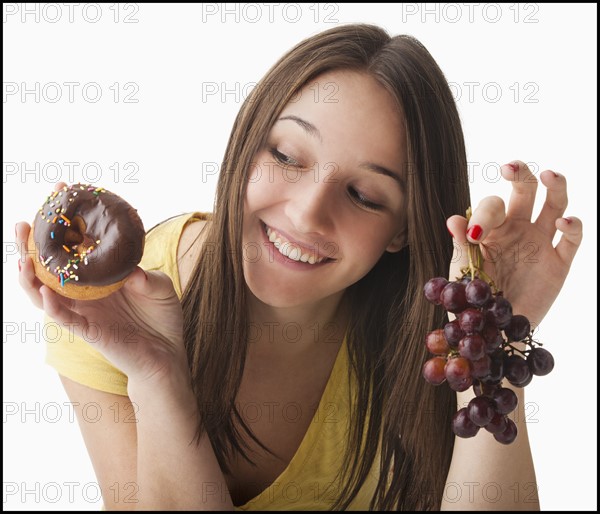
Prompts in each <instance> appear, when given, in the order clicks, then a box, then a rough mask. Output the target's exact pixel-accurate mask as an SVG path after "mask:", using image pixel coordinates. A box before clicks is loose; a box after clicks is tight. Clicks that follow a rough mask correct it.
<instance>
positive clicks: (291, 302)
mask: <svg viewBox="0 0 600 514" xmlns="http://www.w3.org/2000/svg"><path fill="white" fill-rule="evenodd" d="M405 139H406V137H405V129H404V123H403V121H402V118H401V115H400V114H399V112H398V109H397V108H396V106H395V104H394V102H393V99H392V97H391V96H390V95H389V93H388V92H387V91H386V90H385V89H384V88H383V87H382V86H381V85H379V84H378V83H377V82H376V81H375V80H374V79H373V78H371V77H370V76H368V75H365V74H361V73H357V72H351V71H334V72H329V73H326V74H323V75H321V76H320V77H318V78H317V79H316V80H315V81H313V82H312V83H310V84H307V86H306V87H304V88H303V89H302V90H301V92H300V93H299V94H298V95H296V97H295V98H294V99H293V100H292V101H291V102H290V103H289V104H288V105H287V106H286V107H285V109H284V110H283V112H282V113H281V116H280V117H279V119H278V121H277V122H276V123H275V124H274V126H273V128H272V130H271V132H270V134H269V136H268V140H267V145H266V146H265V147H264V148H262V149H261V150H260V151H259V152H258V153H257V155H256V156H255V159H254V164H253V167H252V169H251V170H250V176H249V182H248V188H247V194H246V200H245V205H244V224H243V248H244V252H243V255H244V259H243V261H244V263H243V266H244V276H245V279H246V283H247V285H248V287H249V288H250V290H251V291H252V293H253V294H254V295H255V296H256V297H257V298H258V299H259V300H261V301H262V302H264V303H265V304H267V305H271V306H273V307H295V306H301V305H310V304H311V303H314V302H316V301H319V300H322V299H325V298H327V297H329V296H331V295H334V294H336V293H339V292H341V291H343V290H344V289H345V288H347V287H348V286H350V285H352V284H353V283H355V282H357V281H358V280H360V279H361V278H362V277H363V276H364V275H366V274H367V273H368V272H369V271H370V270H371V269H372V268H373V266H374V265H375V264H376V263H377V261H378V260H379V258H380V257H381V256H382V254H383V252H384V251H386V250H387V251H390V252H396V251H398V250H400V249H401V248H402V247H403V246H404V245H405V241H406V228H405V227H406V205H407V199H406V193H405V191H406V189H405V163H406V150H405V143H404V142H405ZM267 232H269V233H270V234H271V235H270V236H268V235H267ZM270 239H271V240H274V242H272V241H271V240H270ZM277 246H279V249H277ZM282 252H283V253H284V254H286V255H287V257H286V256H284V255H282ZM321 258H326V259H325V260H324V261H322V262H315V260H318V259H321ZM307 260H308V262H303V261H307ZM311 262H315V263H314V264H311Z"/></svg>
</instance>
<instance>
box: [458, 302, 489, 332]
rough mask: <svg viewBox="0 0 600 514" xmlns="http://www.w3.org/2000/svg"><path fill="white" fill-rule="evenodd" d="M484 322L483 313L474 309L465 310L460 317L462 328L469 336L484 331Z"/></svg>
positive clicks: (459, 321)
mask: <svg viewBox="0 0 600 514" xmlns="http://www.w3.org/2000/svg"><path fill="white" fill-rule="evenodd" d="M484 321H485V320H484V317H483V314H482V313H481V311H479V310H477V309H473V308H472V307H469V308H468V309H465V310H464V311H462V312H461V313H460V314H459V316H458V323H459V325H460V328H461V330H463V331H464V332H466V333H467V334H472V333H474V332H480V331H481V330H482V329H483V325H484Z"/></svg>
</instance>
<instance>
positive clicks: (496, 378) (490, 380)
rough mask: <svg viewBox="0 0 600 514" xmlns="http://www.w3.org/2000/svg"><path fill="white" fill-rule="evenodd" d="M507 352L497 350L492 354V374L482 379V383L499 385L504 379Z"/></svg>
mask: <svg viewBox="0 0 600 514" xmlns="http://www.w3.org/2000/svg"><path fill="white" fill-rule="evenodd" d="M505 353H506V352H505V351H504V350H502V349H499V350H496V351H495V352H494V353H493V354H491V356H490V357H491V359H492V364H491V366H490V374H489V375H488V376H487V377H485V378H481V381H482V382H483V383H485V384H499V383H500V381H501V380H502V377H504V354H505Z"/></svg>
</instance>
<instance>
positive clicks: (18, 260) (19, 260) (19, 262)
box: [17, 258, 21, 271]
mask: <svg viewBox="0 0 600 514" xmlns="http://www.w3.org/2000/svg"><path fill="white" fill-rule="evenodd" d="M17 263H18V264H19V271H21V259H20V258H19V259H17Z"/></svg>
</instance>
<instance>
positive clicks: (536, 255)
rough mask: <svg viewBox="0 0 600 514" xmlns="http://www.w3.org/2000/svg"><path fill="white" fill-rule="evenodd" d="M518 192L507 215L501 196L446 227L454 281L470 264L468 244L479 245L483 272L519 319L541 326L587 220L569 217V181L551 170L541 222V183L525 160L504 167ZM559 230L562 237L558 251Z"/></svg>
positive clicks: (545, 181)
mask: <svg viewBox="0 0 600 514" xmlns="http://www.w3.org/2000/svg"><path fill="white" fill-rule="evenodd" d="M501 173H502V176H503V177H504V178H505V179H506V180H510V181H511V182H512V184H513V190H512V194H511V197H510V201H509V203H508V211H506V210H505V207H504V201H503V200H502V199H501V198H500V197H498V196H488V197H486V198H484V199H483V200H482V201H481V202H480V203H479V205H478V206H477V209H475V211H473V214H472V216H471V218H470V219H469V221H468V222H467V219H466V218H465V217H464V216H459V215H455V216H451V217H450V218H448V220H447V222H446V224H447V227H448V230H449V231H450V233H451V234H452V235H453V237H454V242H455V255H454V258H453V259H452V264H451V266H450V280H455V279H456V277H460V276H461V272H460V268H461V267H464V266H466V265H468V255H467V246H468V245H467V241H469V242H470V243H479V247H480V249H481V252H482V254H483V257H484V259H485V263H484V266H483V270H484V272H485V273H486V274H488V275H489V276H490V277H491V278H492V279H493V280H494V283H495V284H496V286H497V287H498V289H500V290H502V291H503V294H504V297H505V298H506V299H507V300H508V301H509V302H510V303H511V304H512V306H513V312H514V314H523V315H524V316H526V317H527V318H528V319H529V321H530V322H531V324H532V326H537V325H539V323H540V322H541V321H542V319H543V318H544V316H545V315H546V313H547V312H548V310H549V309H550V307H551V306H552V303H554V300H555V299H556V297H557V296H558V293H559V292H560V290H561V288H562V286H563V283H564V281H565V279H566V277H567V274H568V273H569V268H570V267H571V263H572V262H573V258H574V257H575V254H576V253H577V249H578V248H579V245H580V244H581V239H582V235H583V233H582V223H581V220H579V219H578V218H575V217H573V216H570V217H568V218H563V217H562V216H563V214H564V212H565V209H566V208H567V182H566V180H565V177H564V176H563V175H560V174H558V173H555V172H553V171H550V170H546V171H543V172H542V173H541V174H540V179H541V182H542V184H544V186H545V187H546V190H547V191H546V201H545V202H544V206H543V207H542V210H541V212H540V215H539V216H538V217H537V219H536V220H535V221H532V220H531V215H532V212H533V207H534V202H535V195H536V192H537V188H538V180H537V179H536V178H535V176H534V175H533V174H532V173H531V171H530V170H529V168H528V167H527V165H526V164H525V163H524V162H522V161H513V162H512V163H510V164H506V165H504V166H502V167H501ZM556 230H560V231H561V232H562V237H561V238H560V241H559V242H558V244H557V245H556V247H554V246H553V245H552V240H553V238H554V235H555V234H556Z"/></svg>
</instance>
